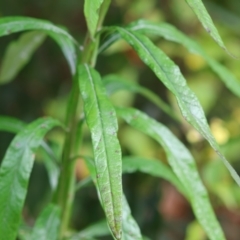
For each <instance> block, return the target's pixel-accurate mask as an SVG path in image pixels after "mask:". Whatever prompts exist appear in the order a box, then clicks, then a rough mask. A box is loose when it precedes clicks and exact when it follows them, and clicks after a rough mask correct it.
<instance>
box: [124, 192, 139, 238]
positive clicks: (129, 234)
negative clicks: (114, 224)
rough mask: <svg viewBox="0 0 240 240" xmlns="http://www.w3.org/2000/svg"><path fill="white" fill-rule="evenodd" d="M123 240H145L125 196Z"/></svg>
mask: <svg viewBox="0 0 240 240" xmlns="http://www.w3.org/2000/svg"><path fill="white" fill-rule="evenodd" d="M122 240H143V237H142V234H141V231H140V229H139V227H138V224H137V222H136V221H135V219H134V218H133V217H132V214H131V210H130V207H129V205H128V202H127V199H126V197H125V196H123V236H122Z"/></svg>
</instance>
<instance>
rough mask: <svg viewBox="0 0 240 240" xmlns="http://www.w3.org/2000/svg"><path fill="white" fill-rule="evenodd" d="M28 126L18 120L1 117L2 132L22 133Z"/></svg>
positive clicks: (0, 127)
mask: <svg viewBox="0 0 240 240" xmlns="http://www.w3.org/2000/svg"><path fill="white" fill-rule="evenodd" d="M25 126H26V124H25V123H24V122H22V121H21V120H18V119H16V118H12V117H7V116H0V131H6V132H11V133H17V132H19V131H21V130H22V129H23V128H24V127H25Z"/></svg>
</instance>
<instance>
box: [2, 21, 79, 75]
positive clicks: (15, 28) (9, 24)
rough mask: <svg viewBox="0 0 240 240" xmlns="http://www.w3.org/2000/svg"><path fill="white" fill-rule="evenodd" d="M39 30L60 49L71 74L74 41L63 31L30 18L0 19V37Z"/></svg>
mask: <svg viewBox="0 0 240 240" xmlns="http://www.w3.org/2000/svg"><path fill="white" fill-rule="evenodd" d="M26 30H41V31H43V32H45V33H47V34H48V35H49V36H50V37H52V38H53V39H54V40H55V41H56V42H57V44H58V45H59V46H60V48H61V49H62V52H63V54H64V56H65V57H66V59H67V61H68V63H69V66H70V69H71V72H72V74H74V73H75V69H76V53H75V45H76V46H77V45H78V44H77V42H76V41H75V39H74V38H73V37H72V36H71V35H70V34H69V33H68V32H67V31H65V30H64V29H62V28H60V27H57V26H55V25H54V24H52V23H51V22H48V21H45V20H41V19H35V18H30V17H3V18H0V37H2V36H6V35H9V34H11V33H16V32H21V31H26Z"/></svg>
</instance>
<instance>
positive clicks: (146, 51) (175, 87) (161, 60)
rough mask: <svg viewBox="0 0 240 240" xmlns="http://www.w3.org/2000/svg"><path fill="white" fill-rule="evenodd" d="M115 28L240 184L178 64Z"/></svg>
mask: <svg viewBox="0 0 240 240" xmlns="http://www.w3.org/2000/svg"><path fill="white" fill-rule="evenodd" d="M116 30H117V31H118V32H119V33H120V35H121V36H122V38H123V39H124V40H126V41H127V42H128V43H129V44H130V45H131V46H132V47H133V48H134V49H135V50H136V52H137V53H138V55H139V57H140V58H141V59H142V61H143V62H144V63H145V64H146V65H148V66H149V67H150V68H151V69H152V71H153V72H154V73H155V74H156V76H157V77H158V78H159V79H160V80H161V81H162V82H163V84H164V85H165V86H166V87H167V88H168V89H169V90H170V91H171V92H172V93H173V94H174V95H175V97H176V99H177V101H178V105H179V108H180V110H181V112H182V115H183V117H184V118H185V119H186V121H188V122H189V123H190V124H191V125H192V126H193V127H194V128H195V129H196V130H197V131H199V132H200V133H201V134H202V135H203V136H204V137H205V138H206V139H207V141H208V142H209V143H210V145H211V146H212V148H213V149H214V150H215V151H216V152H217V154H218V155H219V156H220V158H221V160H222V162H223V163H224V165H225V167H226V168H227V169H228V170H229V172H230V174H231V176H232V177H233V179H234V180H235V181H236V183H237V184H238V185H239V186H240V177H239V176H238V174H237V172H236V171H235V170H234V169H233V167H232V166H231V165H230V163H229V162H228V161H227V159H226V158H225V157H224V155H223V154H222V153H221V151H220V148H219V146H218V144H217V142H216V140H215V138H214V137H213V135H212V133H211V131H210V129H209V126H208V123H207V120H206V117H205V114H204V112H203V109H202V107H201V105H200V103H199V101H198V99H197V97H196V95H195V94H194V93H193V92H192V91H191V89H190V88H189V87H188V86H187V83H186V80H185V78H184V77H183V75H182V74H181V72H180V69H179V67H178V66H177V65H175V64H174V62H173V61H172V60H171V59H169V57H168V56H167V55H166V54H165V53H164V52H162V51H161V50H160V49H159V48H157V47H156V46H154V45H153V43H152V42H151V41H150V40H149V39H148V38H147V37H145V36H143V35H141V34H138V33H135V32H132V31H130V30H128V29H123V28H120V27H116Z"/></svg>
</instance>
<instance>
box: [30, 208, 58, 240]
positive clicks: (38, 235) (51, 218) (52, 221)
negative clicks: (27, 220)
mask: <svg viewBox="0 0 240 240" xmlns="http://www.w3.org/2000/svg"><path fill="white" fill-rule="evenodd" d="M59 225H60V208H59V207H58V206H56V205H53V204H49V205H48V206H47V207H46V208H45V209H44V211H43V212H42V213H41V215H40V216H39V217H38V219H37V221H36V223H35V225H34V227H33V231H32V234H31V237H30V239H38V240H46V239H49V240H50V239H51V240H57V237H58V230H59Z"/></svg>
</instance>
